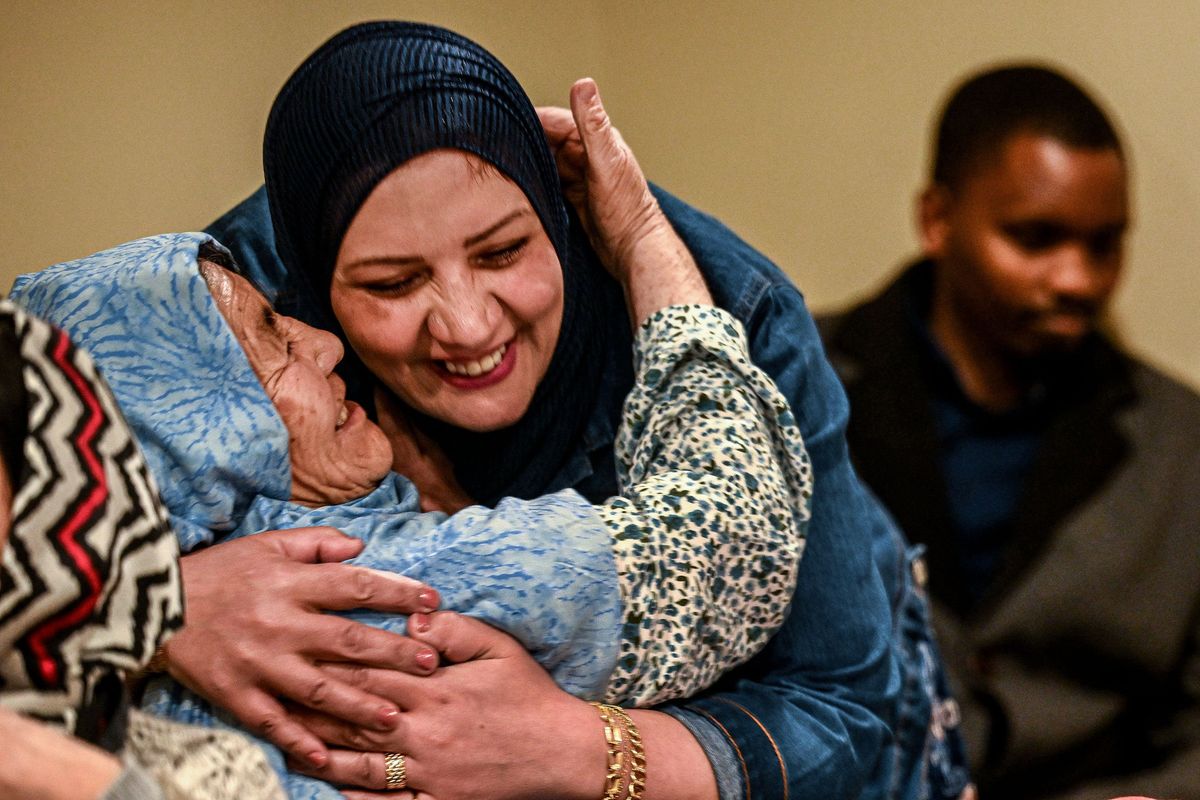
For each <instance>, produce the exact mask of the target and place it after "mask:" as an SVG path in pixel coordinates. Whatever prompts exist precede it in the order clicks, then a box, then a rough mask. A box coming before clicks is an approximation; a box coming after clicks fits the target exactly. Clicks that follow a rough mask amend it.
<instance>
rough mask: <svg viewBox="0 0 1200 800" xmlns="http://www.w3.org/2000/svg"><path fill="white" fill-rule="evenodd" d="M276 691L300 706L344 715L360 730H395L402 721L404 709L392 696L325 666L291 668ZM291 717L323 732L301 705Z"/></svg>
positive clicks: (308, 728)
mask: <svg viewBox="0 0 1200 800" xmlns="http://www.w3.org/2000/svg"><path fill="white" fill-rule="evenodd" d="M275 691H277V692H279V694H280V695H281V696H282V697H285V698H287V699H288V700H290V701H291V702H293V703H296V704H298V705H299V706H304V707H307V708H309V709H313V710H315V711H319V712H321V713H322V714H324V715H328V716H331V717H336V718H338V719H341V720H343V721H344V722H345V724H347V725H350V726H353V727H354V728H355V729H356V730H364V731H365V730H370V731H379V732H383V731H391V730H393V729H394V728H395V727H396V725H397V724H398V723H399V717H400V709H399V708H398V707H397V705H396V704H395V703H393V702H392V701H391V700H388V699H385V698H382V697H379V696H377V695H375V694H372V693H370V692H368V691H366V690H364V689H362V688H359V687H358V686H355V685H354V684H352V683H347V682H345V681H342V680H339V679H338V677H337V676H336V675H334V674H330V673H329V672H327V671H325V670H324V669H323V667H314V666H310V665H308V664H303V665H301V666H299V667H297V668H296V669H294V670H291V671H289V674H288V679H287V681H286V682H284V683H283V684H282V685H280V686H277V687H275ZM291 719H293V720H294V721H296V722H299V723H300V724H302V725H304V727H305V729H306V730H309V731H311V732H312V733H313V735H315V736H320V735H321V731H319V730H314V729H313V728H312V727H311V726H309V725H307V724H306V722H305V718H304V717H303V715H302V714H301V711H300V709H299V708H295V709H293V710H292V717H291Z"/></svg>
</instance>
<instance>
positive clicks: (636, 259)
mask: <svg viewBox="0 0 1200 800" xmlns="http://www.w3.org/2000/svg"><path fill="white" fill-rule="evenodd" d="M538 116H539V118H540V119H541V122H542V128H543V130H544V131H545V133H546V139H547V141H548V142H549V143H550V149H551V150H552V151H553V152H554V156H555V161H556V162H557V164H558V170H559V176H560V178H561V179H562V182H563V193H564V194H565V195H566V197H567V199H568V200H569V201H570V202H571V204H572V205H574V206H575V209H576V211H577V212H578V213H579V217H580V220H581V221H582V222H583V225H584V228H585V229H586V230H587V233H588V238H589V239H590V240H591V242H592V246H593V247H594V248H595V249H596V252H597V253H598V254H599V255H600V259H601V261H603V262H604V265H605V266H606V267H607V268H608V270H609V271H610V272H611V273H612V274H613V276H614V277H616V278H617V279H618V280H620V281H621V282H622V284H623V285H624V286H625V289H626V292H627V295H628V297H629V301H630V311H631V313H632V315H633V318H634V323H635V324H636V323H639V322H641V321H642V320H643V319H645V318H646V317H647V316H649V314H650V313H653V312H654V311H657V310H658V309H659V308H662V307H663V306H666V305H670V304H672V303H690V302H696V303H711V302H712V298H711V297H710V296H709V294H708V290H707V288H706V287H705V286H704V280H703V279H702V278H701V277H700V273H699V271H698V270H697V269H696V264H695V261H694V260H693V259H692V256H691V253H689V252H688V250H687V247H686V246H685V245H684V244H683V241H682V240H681V239H680V238H679V236H678V234H676V233H675V229H674V228H672V227H671V223H670V222H669V221H668V220H667V218H666V215H664V214H663V213H662V209H661V208H659V206H658V201H657V200H655V199H654V195H652V194H651V193H650V187H649V184H647V183H646V177H645V175H643V173H642V169H641V167H640V166H638V163H637V159H636V158H635V157H634V155H633V151H632V150H630V149H629V146H628V145H627V144H626V143H625V140H624V139H623V138H622V137H621V134H620V132H619V131H618V130H617V129H616V128H614V127H613V125H612V123H611V122H610V121H609V118H608V114H607V112H606V111H605V110H604V105H603V103H602V102H601V100H600V93H599V90H598V89H597V88H596V83H595V81H593V80H592V79H591V78H583V79H581V80H579V81H576V82H575V85H574V86H572V87H571V110H570V112H568V111H567V110H566V109H562V108H553V107H545V108H539V109H538Z"/></svg>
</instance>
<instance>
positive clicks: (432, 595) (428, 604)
mask: <svg viewBox="0 0 1200 800" xmlns="http://www.w3.org/2000/svg"><path fill="white" fill-rule="evenodd" d="M417 601H418V602H420V604H421V610H422V611H424V612H425V613H429V612H430V611H437V607H438V603H440V602H441V598H440V597H438V593H437V589H422V590H421V593H420V594H418V595H417Z"/></svg>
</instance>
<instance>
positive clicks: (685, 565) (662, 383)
mask: <svg viewBox="0 0 1200 800" xmlns="http://www.w3.org/2000/svg"><path fill="white" fill-rule="evenodd" d="M634 349H635V352H634V359H635V363H634V367H635V370H636V373H637V380H636V383H635V385H634V388H633V389H632V391H631V392H630V394H629V397H628V398H627V399H626V401H625V409H624V417H623V419H622V423H621V429H620V431H619V432H618V435H617V442H616V453H617V463H618V477H619V480H620V487H621V494H622V496H620V497H614V498H612V499H610V500H609V501H607V503H605V504H604V505H603V506H601V507H600V508H599V509H598V511H599V513H600V516H601V518H602V519H603V520H604V521H605V523H606V524H607V525H608V526H609V528H610V530H611V531H612V532H613V536H614V542H613V547H614V554H615V557H616V563H617V570H618V575H619V583H620V592H621V600H622V605H623V609H624V630H623V635H622V637H621V642H620V657H619V659H618V662H617V667H616V669H615V671H614V672H613V674H612V677H611V678H610V680H609V684H608V687H607V691H606V693H605V694H606V698H607V699H608V700H609V701H610V702H618V703H623V704H626V705H639V706H642V705H650V704H653V703H655V702H660V701H663V700H666V699H668V698H672V697H681V696H688V695H691V694H694V693H695V692H696V691H699V690H700V689H701V688H704V687H705V686H708V685H710V684H711V683H713V682H714V681H715V680H716V679H717V678H718V677H719V676H720V675H721V673H722V672H724V671H725V670H727V669H729V668H731V667H733V666H735V665H737V664H740V663H742V662H743V661H745V660H746V659H748V658H749V657H750V656H752V655H753V654H754V653H755V652H757V651H758V650H759V649H761V648H762V646H763V645H764V644H766V642H767V639H768V638H769V637H770V636H771V635H772V634H773V633H774V632H775V631H776V630H777V629H778V628H779V626H780V625H781V624H782V623H783V620H784V617H785V615H786V613H787V607H788V601H789V600H790V598H791V596H792V591H793V589H794V588H795V585H796V574H797V567H798V564H799V560H800V555H801V553H802V551H803V549H804V536H805V530H806V527H807V523H808V519H809V505H810V502H811V499H812V468H811V465H810V463H809V460H808V454H807V452H806V451H805V449H804V443H803V441H802V440H801V437H800V431H799V429H798V428H797V426H796V423H795V420H794V419H793V417H792V413H791V410H790V409H789V407H788V404H787V401H786V400H785V399H784V398H783V396H782V395H781V394H780V393H779V391H778V389H776V387H775V384H774V383H773V382H772V381H771V379H770V378H769V377H767V375H766V374H765V373H764V372H762V371H761V370H759V369H758V368H757V367H755V366H754V365H753V364H752V363H751V362H750V357H749V355H748V354H747V346H746V338H745V332H744V331H743V329H742V326H741V324H740V323H739V322H738V321H737V320H736V319H735V318H734V317H733V316H731V315H730V314H728V313H727V312H725V311H722V310H720V309H717V308H712V307H707V306H672V307H669V308H666V309H663V310H662V311H659V312H657V313H655V314H653V315H651V316H650V318H649V319H647V320H646V322H645V323H643V325H642V326H641V329H640V330H639V332H638V335H637V338H636V341H635V343H634Z"/></svg>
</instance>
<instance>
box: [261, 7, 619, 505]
mask: <svg viewBox="0 0 1200 800" xmlns="http://www.w3.org/2000/svg"><path fill="white" fill-rule="evenodd" d="M443 148H455V149H459V150H464V151H466V152H469V153H473V154H475V155H476V156H479V157H480V158H482V159H484V160H485V161H487V162H489V163H490V164H492V165H494V166H495V167H496V168H497V169H499V170H500V171H501V172H502V173H503V174H504V175H505V176H507V177H508V178H509V179H510V180H512V181H513V182H514V183H515V184H516V185H517V186H519V187H520V188H521V189H522V190H523V191H524V192H525V195H526V196H527V197H528V198H529V202H530V205H531V206H532V207H533V209H534V211H535V212H536V213H537V215H538V217H539V218H540V220H541V222H542V225H543V226H544V227H545V229H546V233H547V234H548V236H549V238H550V241H551V242H552V243H553V244H554V248H555V250H556V251H557V253H558V258H559V261H560V262H561V264H562V268H563V292H564V297H563V320H562V326H561V329H560V333H559V339H558V344H557V346H556V348H555V351H554V355H553V357H552V359H551V361H550V366H549V368H548V369H547V371H546V375H545V377H544V378H543V380H542V382H541V384H540V385H539V386H538V388H537V391H536V392H535V394H534V397H533V400H532V402H531V404H530V407H529V410H528V411H527V412H526V414H525V416H524V417H523V418H522V419H521V420H520V421H519V422H517V423H516V424H515V425H513V426H511V427H509V428H505V429H502V430H498V431H492V432H488V433H475V432H472V431H466V430H463V429H461V428H457V427H455V426H453V425H449V424H446V423H444V422H441V421H439V420H435V419H433V418H430V417H428V416H425V415H423V414H420V413H418V412H416V411H415V410H412V409H409V414H410V417H411V418H412V420H413V421H414V423H415V424H416V425H417V426H418V427H419V428H421V429H422V430H424V431H425V432H426V433H428V434H429V435H430V436H432V437H433V439H434V440H435V441H437V442H438V443H439V444H440V445H441V446H442V447H443V449H444V450H445V451H446V454H447V455H448V456H449V457H450V460H451V462H452V463H453V464H454V465H455V469H456V472H457V477H458V479H459V482H460V483H461V484H462V486H463V488H464V489H466V490H467V492H468V493H470V494H471V495H472V496H473V497H475V498H476V499H478V500H480V501H482V502H486V503H493V502H495V501H496V500H498V499H499V498H500V497H503V496H506V495H512V496H516V497H533V496H537V495H540V494H543V493H545V492H546V491H547V490H548V489H550V490H553V489H556V488H561V487H558V486H555V485H554V478H555V476H557V475H558V474H559V473H560V471H561V469H562V467H563V466H564V464H565V463H566V461H567V459H568V457H569V456H570V454H571V453H572V452H574V451H575V450H577V449H578V445H579V442H580V439H581V437H582V436H583V432H584V428H585V425H586V423H587V421H588V419H590V418H591V416H592V414H593V411H594V408H593V406H594V404H595V403H596V402H597V398H598V397H599V396H600V392H599V391H598V389H599V386H600V383H601V380H602V378H603V375H604V373H605V372H606V371H612V372H614V373H616V374H617V375H619V376H622V378H620V380H622V381H623V382H622V384H621V385H629V383H630V382H631V380H632V377H631V375H629V374H628V373H630V370H631V367H630V364H629V359H630V357H631V356H630V349H629V348H630V341H631V335H630V331H629V324H628V315H627V312H626V311H625V305H624V301H623V298H622V294H621V291H620V289H619V287H618V286H617V284H616V283H615V281H613V280H612V279H611V278H610V277H609V276H608V274H607V273H606V272H605V271H604V269H603V267H602V266H601V265H600V264H599V262H598V260H597V259H596V256H595V253H594V252H593V251H592V249H591V247H590V245H589V244H588V243H587V240H586V237H585V236H584V234H583V232H582V229H581V227H580V226H579V224H578V221H577V220H576V219H575V217H574V214H573V213H572V211H571V210H570V208H569V207H568V205H567V203H566V202H565V200H564V198H563V195H562V190H561V185H560V183H559V178H558V172H557V169H556V168H555V164H554V158H553V156H552V154H551V153H550V149H549V146H548V145H547V143H546V139H545V136H544V134H543V132H542V128H541V124H540V123H539V121H538V117H537V113H536V112H535V111H534V109H533V105H532V104H531V103H530V101H529V98H528V97H527V96H526V94H525V92H524V90H523V89H521V86H520V84H518V83H517V81H516V79H515V78H514V77H513V76H512V74H511V73H510V72H509V71H508V70H507V69H506V68H505V67H504V65H503V64H501V63H500V62H499V61H497V60H496V58H495V57H494V56H492V54H491V53H488V52H487V51H486V50H484V49H483V48H482V47H480V46H479V45H477V44H475V43H474V42H472V41H471V40H469V39H467V38H465V37H463V36H459V35H458V34H456V33H453V32H451V31H448V30H445V29H443V28H437V27H434V26H430V25H422V24H418V23H410V22H370V23H364V24H361V25H355V26H353V27H350V28H348V29H346V30H344V31H342V32H341V33H339V34H337V35H336V36H334V37H333V38H332V39H330V40H329V41H328V42H326V43H325V44H323V45H322V46H321V47H320V48H318V49H317V51H316V52H315V53H313V54H312V55H311V56H309V58H308V59H306V60H305V62H304V63H303V64H301V65H300V67H299V68H298V69H297V70H296V72H295V73H293V75H292V76H291V78H289V79H288V81H287V83H286V84H285V85H284V87H283V89H282V90H281V91H280V93H279V96H278V97H277V98H276V100H275V104H274V106H273V107H272V109H271V114H270V117H269V118H268V121H267V130H266V135H265V137H264V142H263V169H264V172H265V175H266V187H267V195H268V199H269V203H270V209H271V218H272V221H273V225H274V228H275V239H276V246H277V248H278V251H279V255H280V257H281V258H282V260H283V262H284V264H285V265H286V266H287V267H288V269H289V271H290V272H292V273H295V277H296V279H297V281H298V282H299V283H300V284H301V287H300V288H301V293H302V294H310V295H311V296H312V297H313V298H314V299H315V304H316V306H317V307H316V308H313V309H309V310H304V309H301V312H300V314H299V316H301V317H302V318H305V319H306V321H307V322H310V323H312V324H315V325H319V326H320V327H324V328H326V329H328V330H332V331H334V332H336V333H338V334H339V335H340V336H342V338H343V340H345V334H344V332H343V331H342V329H341V327H340V326H339V325H338V324H337V321H336V319H335V318H334V316H333V313H332V308H331V306H330V300H329V288H330V283H331V280H332V276H333V269H334V263H335V260H336V257H337V252H338V249H339V248H340V246H341V241H342V237H343V236H344V235H345V233H346V230H347V229H348V228H349V226H350V222H351V221H352V220H353V218H354V215H355V214H356V213H357V212H358V209H359V208H360V207H361V206H362V204H363V202H365V201H366V199H367V197H368V195H369V194H370V193H371V191H372V190H373V189H374V188H375V187H376V186H377V185H378V184H379V183H380V181H382V180H383V179H384V178H385V177H387V176H388V175H389V174H390V173H391V172H392V171H394V170H395V169H396V168H397V167H399V166H400V165H402V164H403V163H405V162H406V161H408V160H410V159H412V158H415V157H416V156H419V155H422V154H424V153H427V152H430V151H432V150H438V149H443ZM306 312H307V313H306ZM347 352H348V353H350V352H351V351H350V350H349V348H348V349H347ZM343 363H344V365H345V371H346V373H347V374H346V378H347V383H348V384H349V385H350V387H351V392H352V393H353V394H354V395H355V396H356V399H357V400H358V401H359V402H361V403H363V404H364V405H365V406H367V407H368V408H371V407H373V404H372V403H371V402H370V400H371V397H370V394H371V390H372V389H373V387H374V385H375V382H374V381H373V380H372V379H371V378H370V376H369V374H367V372H366V369H365V367H364V366H363V365H362V363H361V362H360V361H358V360H357V359H356V358H353V357H350V356H348V357H347V359H346V361H345V362H343Z"/></svg>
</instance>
